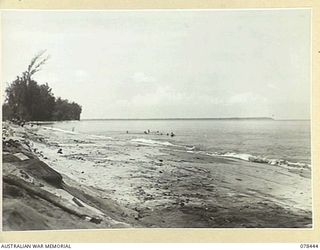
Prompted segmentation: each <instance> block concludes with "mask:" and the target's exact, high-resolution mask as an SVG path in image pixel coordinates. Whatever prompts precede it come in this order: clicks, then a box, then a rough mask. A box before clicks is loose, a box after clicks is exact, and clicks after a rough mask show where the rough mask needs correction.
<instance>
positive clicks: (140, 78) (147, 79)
mask: <svg viewBox="0 0 320 250" xmlns="http://www.w3.org/2000/svg"><path fill="white" fill-rule="evenodd" d="M132 79H133V81H134V82H135V83H154V82H155V78H154V77H152V76H148V75H146V74H145V73H143V72H136V73H134V75H133V76H132Z"/></svg>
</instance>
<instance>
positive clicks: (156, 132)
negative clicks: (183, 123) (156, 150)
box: [127, 129, 175, 137]
mask: <svg viewBox="0 0 320 250" xmlns="http://www.w3.org/2000/svg"><path fill="white" fill-rule="evenodd" d="M143 133H144V134H146V135H148V134H156V135H164V133H162V132H160V131H158V130H157V131H155V132H151V130H150V129H147V130H145V131H143ZM127 134H129V131H128V130H127ZM165 134H166V135H167V136H171V137H174V136H175V134H174V133H173V132H170V133H165Z"/></svg>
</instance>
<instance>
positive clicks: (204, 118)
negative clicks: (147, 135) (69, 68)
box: [80, 116, 311, 121]
mask: <svg viewBox="0 0 320 250" xmlns="http://www.w3.org/2000/svg"><path fill="white" fill-rule="evenodd" d="M80 120H81V121H99V120H118V121H121V120H124V121H129V120H132V121H134V120H272V121H310V120H311V119H310V118H301V119H293V118H287V119H275V118H272V117H268V116H257V117H168V118H84V119H80Z"/></svg>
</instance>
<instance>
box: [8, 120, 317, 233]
mask: <svg viewBox="0 0 320 250" xmlns="http://www.w3.org/2000/svg"><path fill="white" fill-rule="evenodd" d="M6 126H7V127H6ZM5 129H6V130H7V131H8V130H11V135H7V136H6V137H5V139H4V141H3V145H4V147H3V150H4V155H3V156H4V160H3V162H4V164H3V176H4V199H3V208H4V222H3V223H4V230H32V229H65V228H69V229H78V228H110V227H111V228H117V227H162V228H247V227H250V228H252V227H254V228H310V227H311V226H312V213H311V210H312V209H311V172H310V169H306V168H285V167H281V166H274V165H268V164H263V163H254V162H246V161H242V160H236V159H230V158H226V157H218V156H207V155H203V154H197V153H195V152H187V151H185V150H182V149H181V148H175V147H170V146H166V145H146V144H142V143H139V142H133V141H126V140H117V139H113V138H106V137H92V136H91V137H89V136H84V135H79V134H76V133H71V132H70V133H64V134H63V135H62V134H61V131H54V130H50V129H45V128H43V127H36V126H34V127H31V126H26V128H21V127H17V126H14V125H8V124H5ZM7 134H10V133H7ZM10 139H11V141H10ZM9 141H10V143H9ZM59 152H60V153H59ZM17 153H18V157H17V156H14V154H17ZM19 153H20V154H22V155H24V156H26V157H27V158H26V159H24V158H23V156H22V155H19ZM22 159H23V160H22ZM39 162H41V163H43V164H45V165H46V167H44V166H43V165H41V164H39ZM47 167H48V168H47ZM39 168H40V169H42V168H44V169H46V171H42V172H43V174H42V175H37V171H36V169H39ZM49 169H50V170H49ZM51 170H52V171H51ZM21 171H22V172H21ZM51 175H53V176H56V175H58V176H59V175H60V176H61V180H60V181H59V178H57V177H56V178H53V179H54V181H52V180H51V179H52V178H47V177H48V176H49V177H50V176H51ZM30 180H31V181H30ZM48 180H49V181H48ZM50 180H51V181H50ZM21 183H22V184H21ZM25 210H30V213H28V216H27V217H25V216H26V215H25V214H24V213H23V211H25ZM29 215H30V216H29ZM59 218H61V219H59ZM22 222H23V223H22Z"/></svg>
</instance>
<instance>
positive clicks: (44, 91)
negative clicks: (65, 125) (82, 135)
mask: <svg viewBox="0 0 320 250" xmlns="http://www.w3.org/2000/svg"><path fill="white" fill-rule="evenodd" d="M44 52H45V51H43V52H40V53H39V54H38V55H36V56H35V57H34V58H33V59H32V60H31V62H30V64H29V66H28V69H27V71H25V72H23V73H22V76H17V78H16V79H15V80H14V81H13V82H12V83H11V84H10V85H9V86H8V87H7V88H6V100H5V103H4V104H3V106H2V112H3V119H4V120H12V119H16V120H25V121H30V120H32V121H49V120H57V121H61V120H80V114H81V106H79V105H78V104H77V103H74V102H71V103H69V102H68V100H63V99H61V98H60V97H58V98H57V99H56V98H55V97H54V95H53V93H52V92H51V88H50V87H49V85H48V83H46V84H41V85H39V84H38V83H37V82H36V81H35V80H33V79H32V76H33V75H34V74H35V73H36V72H38V71H39V70H40V69H41V66H42V65H44V64H45V62H46V61H47V60H48V58H49V57H45V58H43V55H44Z"/></svg>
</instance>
